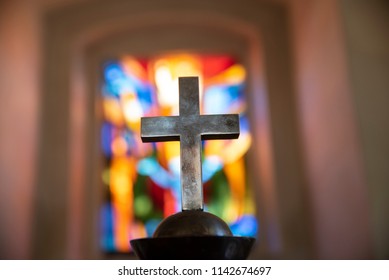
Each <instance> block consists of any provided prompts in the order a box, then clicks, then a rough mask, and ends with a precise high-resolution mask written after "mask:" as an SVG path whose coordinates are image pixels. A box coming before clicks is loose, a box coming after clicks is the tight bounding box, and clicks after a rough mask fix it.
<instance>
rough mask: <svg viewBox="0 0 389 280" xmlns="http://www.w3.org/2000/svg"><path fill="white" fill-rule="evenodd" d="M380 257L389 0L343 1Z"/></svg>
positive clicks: (387, 254) (388, 171) (385, 251)
mask: <svg viewBox="0 0 389 280" xmlns="http://www.w3.org/2000/svg"><path fill="white" fill-rule="evenodd" d="M341 4H342V5H341V8H342V13H343V19H344V27H345V34H346V46H347V53H348V62H349V69H350V82H351V89H352V92H353V97H354V104H355V105H356V112H357V118H358V125H359V131H360V136H361V141H362V146H363V156H364V164H365V167H366V173H367V182H368V185H369V196H370V204H371V205H370V210H371V213H372V224H373V230H374V240H375V253H376V256H377V258H382V259H389V123H388V121H389V2H388V1H386V0H372V1H363V0H342V1H341Z"/></svg>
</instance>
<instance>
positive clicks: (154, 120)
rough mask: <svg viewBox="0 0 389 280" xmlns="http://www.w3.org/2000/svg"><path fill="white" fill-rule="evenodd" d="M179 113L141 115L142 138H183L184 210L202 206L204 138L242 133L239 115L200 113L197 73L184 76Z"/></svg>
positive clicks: (181, 140)
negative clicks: (142, 116) (202, 141)
mask: <svg viewBox="0 0 389 280" xmlns="http://www.w3.org/2000/svg"><path fill="white" fill-rule="evenodd" d="M178 84H179V116H170V117H146V118H141V138H142V141H143V142H163V141H180V147H181V148H180V157H181V193H182V210H203V188H202V173H201V140H209V139H234V138H238V137H239V115H237V114H228V115H200V106H199V82H198V78H197V77H182V78H179V79H178Z"/></svg>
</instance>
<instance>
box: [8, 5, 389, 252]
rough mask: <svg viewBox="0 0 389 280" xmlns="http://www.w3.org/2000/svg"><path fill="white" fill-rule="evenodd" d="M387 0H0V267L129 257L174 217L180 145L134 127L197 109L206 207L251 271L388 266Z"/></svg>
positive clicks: (176, 209) (388, 87) (177, 199)
mask: <svg viewBox="0 0 389 280" xmlns="http://www.w3.org/2000/svg"><path fill="white" fill-rule="evenodd" d="M388 27H389V3H388V2H387V1H385V0H382V1H380V0H371V1H365V0H241V1H232V0H225V1H217V0H214V1H203V0H197V1H178V0H167V1H157V0H142V1H141V0H109V1H108V0H30V1H27V0H2V1H0V259H112V258H135V256H134V255H133V253H132V250H131V247H130V245H129V240H130V239H133V238H142V237H148V236H151V235H152V233H153V231H154V230H155V228H156V226H157V225H158V223H159V222H160V221H161V220H162V219H163V218H165V217H167V216H169V215H171V214H173V213H175V212H176V211H179V210H180V191H179V173H178V166H179V156H178V155H179V143H178V142H169V143H158V144H143V143H141V141H140V137H139V126H140V117H142V116H160V115H177V113H178V109H177V108H178V107H177V105H178V91H177V90H178V82H177V81H178V77H179V76H198V77H199V80H200V103H201V109H200V110H201V113H202V114H219V113H237V114H239V115H240V125H241V135H240V138H239V139H238V140H233V141H230V140H229V141H204V142H203V181H204V199H205V205H206V206H205V207H206V210H207V211H209V212H212V213H214V214H216V215H218V216H220V217H221V218H223V219H224V220H225V221H226V222H227V223H228V224H229V225H230V227H231V229H232V231H233V232H234V234H235V235H239V236H253V237H256V238H257V243H256V245H255V247H254V249H253V252H252V254H251V258H253V259H389V218H388V213H389V144H388V143H389V123H388V121H389V110H388V109H387V107H388V106H389V94H388V93H389V79H388V77H389V36H388V35H389V34H388Z"/></svg>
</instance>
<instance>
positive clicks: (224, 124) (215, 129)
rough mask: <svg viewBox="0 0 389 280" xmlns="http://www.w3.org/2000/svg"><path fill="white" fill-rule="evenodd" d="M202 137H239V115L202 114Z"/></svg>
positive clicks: (207, 138) (208, 138) (205, 138)
mask: <svg viewBox="0 0 389 280" xmlns="http://www.w3.org/2000/svg"><path fill="white" fill-rule="evenodd" d="M200 125H201V139H203V140H210V139H236V138H238V137H239V115H238V114H228V115H225V114H223V115H201V116H200Z"/></svg>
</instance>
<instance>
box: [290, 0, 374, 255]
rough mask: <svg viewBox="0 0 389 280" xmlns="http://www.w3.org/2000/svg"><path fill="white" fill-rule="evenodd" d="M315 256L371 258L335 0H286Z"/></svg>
mask: <svg viewBox="0 0 389 280" xmlns="http://www.w3.org/2000/svg"><path fill="white" fill-rule="evenodd" d="M290 7H291V20H292V25H291V27H292V36H293V39H294V54H295V64H296V68H295V69H296V71H295V77H296V86H297V89H298V97H297V98H298V106H299V116H300V122H301V129H302V139H303V146H304V159H305V164H306V165H305V166H306V171H307V179H308V185H309V190H308V193H307V195H308V196H309V201H310V205H311V211H312V215H313V217H314V239H315V247H316V250H317V257H318V258H324V259H327V258H329V259H333V258H336V259H348V258H351V259H354V258H362V259H365V258H370V257H372V250H371V230H370V222H371V219H370V212H369V205H368V190H367V185H366V180H365V170H364V166H363V161H362V160H363V158H362V152H361V145H360V138H359V130H358V128H359V127H358V125H357V118H356V113H355V107H354V105H355V103H354V96H353V93H352V91H351V88H350V84H349V76H348V69H349V68H348V66H349V65H348V61H347V56H346V50H345V41H344V33H343V29H342V21H341V15H340V13H339V7H338V2H337V1H335V0H327V1H320V0H297V1H291V2H290Z"/></svg>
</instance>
